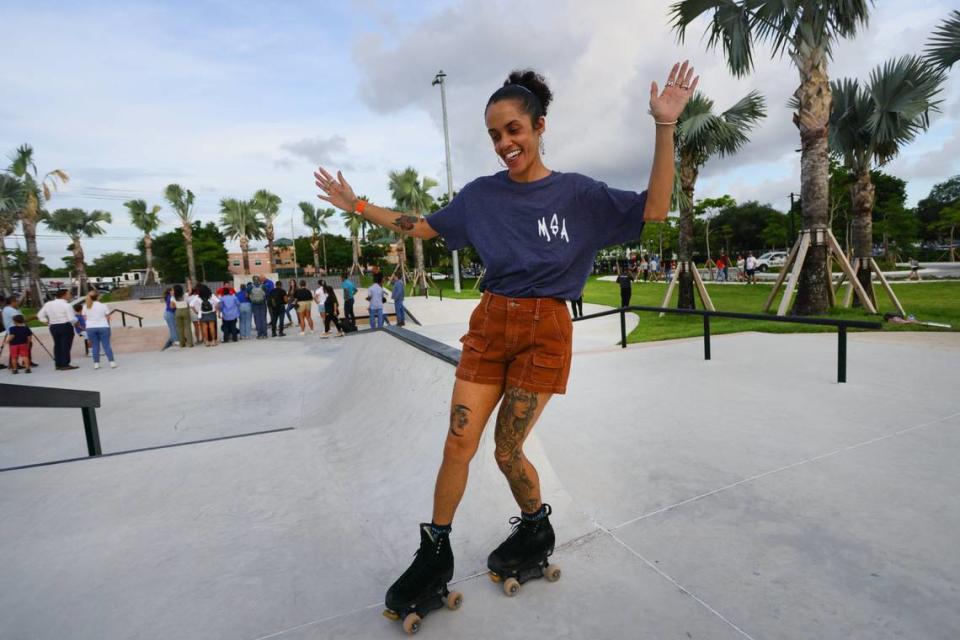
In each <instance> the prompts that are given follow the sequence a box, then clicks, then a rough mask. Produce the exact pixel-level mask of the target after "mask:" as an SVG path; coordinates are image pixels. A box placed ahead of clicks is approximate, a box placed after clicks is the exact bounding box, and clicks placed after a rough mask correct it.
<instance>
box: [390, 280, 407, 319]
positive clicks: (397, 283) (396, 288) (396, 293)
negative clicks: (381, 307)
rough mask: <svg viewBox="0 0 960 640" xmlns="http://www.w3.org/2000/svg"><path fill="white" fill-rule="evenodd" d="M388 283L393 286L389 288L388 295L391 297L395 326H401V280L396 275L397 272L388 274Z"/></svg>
mask: <svg viewBox="0 0 960 640" xmlns="http://www.w3.org/2000/svg"><path fill="white" fill-rule="evenodd" d="M390 284H391V285H393V287H392V288H391V289H390V297H391V298H392V299H393V308H394V311H395V312H396V315H397V326H398V327H402V326H403V325H404V324H405V323H404V318H405V317H406V316H405V315H404V309H403V281H402V280H400V278H398V277H397V274H393V275H392V276H390Z"/></svg>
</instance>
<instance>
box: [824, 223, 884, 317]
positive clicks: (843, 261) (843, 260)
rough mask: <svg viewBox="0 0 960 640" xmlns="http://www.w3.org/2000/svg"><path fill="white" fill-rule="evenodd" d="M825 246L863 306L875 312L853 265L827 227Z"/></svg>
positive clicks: (875, 309)
mask: <svg viewBox="0 0 960 640" xmlns="http://www.w3.org/2000/svg"><path fill="white" fill-rule="evenodd" d="M827 246H828V247H829V248H831V249H832V250H833V253H834V255H835V257H836V258H837V262H839V263H840V268H841V269H843V270H844V272H846V274H847V279H848V280H849V281H850V282H851V283H852V284H853V288H854V289H856V291H857V295H858V296H860V300H861V302H863V306H864V307H866V309H867V311H869V312H870V313H876V312H877V308H876V307H875V306H874V304H873V301H872V300H870V296H868V295H867V290H866V289H864V288H863V285H862V284H860V280H858V279H857V274H856V272H855V271H854V270H853V267H851V266H850V262H848V261H847V256H845V255H844V254H843V249H841V248H840V243H839V242H837V239H836V238H834V237H833V232H832V231H830V230H829V229H827Z"/></svg>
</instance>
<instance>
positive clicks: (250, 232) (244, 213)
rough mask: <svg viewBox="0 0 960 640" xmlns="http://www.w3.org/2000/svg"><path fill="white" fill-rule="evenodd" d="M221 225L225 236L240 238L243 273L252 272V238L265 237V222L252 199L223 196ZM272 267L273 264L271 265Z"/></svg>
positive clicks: (233, 238) (221, 201)
mask: <svg viewBox="0 0 960 640" xmlns="http://www.w3.org/2000/svg"><path fill="white" fill-rule="evenodd" d="M220 226H221V227H223V233H224V235H225V236H227V237H228V238H230V239H232V240H236V239H238V238H239V239H240V251H241V252H242V253H243V273H244V275H249V273H250V239H251V238H252V239H254V240H259V239H260V238H262V237H263V232H264V228H263V227H264V224H263V221H262V220H260V218H259V217H258V215H257V211H256V207H255V206H254V203H253V201H252V200H237V199H236V198H223V199H222V200H220ZM271 269H272V265H271Z"/></svg>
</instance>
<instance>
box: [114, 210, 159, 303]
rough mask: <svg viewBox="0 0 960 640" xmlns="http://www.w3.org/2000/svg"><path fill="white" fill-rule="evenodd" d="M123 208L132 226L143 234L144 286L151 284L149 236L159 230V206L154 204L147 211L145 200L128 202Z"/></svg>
mask: <svg viewBox="0 0 960 640" xmlns="http://www.w3.org/2000/svg"><path fill="white" fill-rule="evenodd" d="M123 206H125V207H126V208H127V210H128V211H129V212H130V220H131V222H133V226H135V227H136V228H137V229H139V230H140V231H142V232H143V251H144V253H145V254H146V257H147V275H146V278H144V281H143V283H144V284H153V236H151V235H150V234H151V233H153V232H154V231H156V230H157V229H159V228H160V209H161V207H160V205H158V204H155V205H153V206H152V207H150V210H149V211H147V201H146V200H128V201H127V202H124V203H123Z"/></svg>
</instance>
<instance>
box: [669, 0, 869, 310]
mask: <svg viewBox="0 0 960 640" xmlns="http://www.w3.org/2000/svg"><path fill="white" fill-rule="evenodd" d="M871 4H872V2H871V0H818V1H813V0H803V1H797V0H791V1H790V2H787V1H786V0H681V1H680V2H677V3H675V4H673V5H672V6H671V8H670V13H671V16H672V20H673V28H674V29H675V30H676V31H677V33H678V35H679V37H680V40H681V41H682V40H683V39H684V37H685V35H686V30H687V27H688V26H690V24H691V23H692V22H693V21H694V20H696V19H697V18H698V17H699V16H700V15H702V14H704V13H708V12H710V13H712V16H711V17H712V19H711V21H710V24H709V26H708V27H707V31H708V33H709V34H710V38H709V40H708V43H707V46H708V48H714V47H716V46H718V45H721V46H722V47H723V52H724V55H725V57H726V60H727V66H728V67H729V68H730V70H731V71H732V72H733V73H734V74H735V75H737V76H744V75H746V74H748V73H749V72H750V71H751V70H752V69H753V46H754V40H765V41H770V42H772V44H773V53H774V55H778V54H781V55H782V54H783V53H787V54H788V55H789V56H790V59H791V60H792V61H793V64H794V66H796V68H797V70H798V71H799V73H800V86H799V87H798V88H797V90H796V92H795V93H794V96H795V97H796V98H797V102H798V106H799V109H798V110H797V111H796V112H795V113H794V115H793V122H794V124H795V125H796V126H797V128H798V129H799V130H800V143H801V155H800V190H801V208H802V211H803V224H804V228H805V229H807V230H815V231H826V229H827V228H828V227H827V212H828V207H829V189H828V185H829V164H828V160H827V152H828V149H827V129H828V126H829V121H830V101H831V95H830V77H829V75H828V73H827V71H828V62H829V61H830V57H831V52H832V48H833V44H834V43H835V42H836V41H837V40H838V39H840V38H850V37H853V36H854V35H856V32H857V29H858V28H859V27H861V26H866V24H867V20H868V17H869V9H870V5H871ZM828 286H830V278H829V274H828V273H827V246H826V245H822V244H813V245H811V247H810V250H809V251H808V252H807V257H806V260H805V262H804V265H803V270H802V271H801V276H800V284H799V288H798V290H797V299H796V303H795V305H794V312H795V313H798V314H802V315H810V314H819V313H825V312H826V311H827V310H828V309H829V304H830V303H829V291H828V289H827V287H828Z"/></svg>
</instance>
